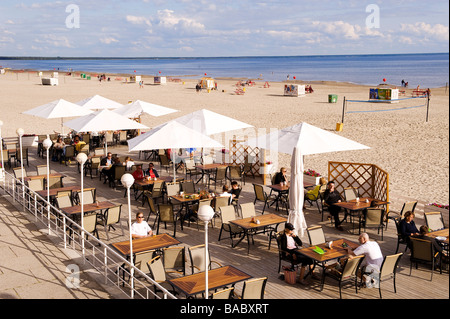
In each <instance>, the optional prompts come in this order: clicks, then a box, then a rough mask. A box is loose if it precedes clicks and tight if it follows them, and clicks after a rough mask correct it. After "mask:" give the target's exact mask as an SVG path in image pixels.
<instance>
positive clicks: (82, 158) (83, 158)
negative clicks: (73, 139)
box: [47, 153, 87, 261]
mask: <svg viewBox="0 0 450 319" xmlns="http://www.w3.org/2000/svg"><path fill="white" fill-rule="evenodd" d="M47 158H48V156H47ZM86 161H87V155H86V154H85V153H78V155H77V162H78V163H80V167H81V249H82V251H83V256H84V207H83V205H84V185H83V182H84V180H83V172H84V163H86ZM84 260H85V259H84V258H83V261H84Z"/></svg>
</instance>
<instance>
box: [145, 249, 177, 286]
mask: <svg viewBox="0 0 450 319" xmlns="http://www.w3.org/2000/svg"><path fill="white" fill-rule="evenodd" d="M147 266H148V270H149V271H150V275H151V277H152V279H153V280H154V281H156V282H157V283H158V284H159V285H160V286H162V287H163V288H165V289H166V290H168V291H170V292H171V293H172V294H175V293H176V292H175V290H174V288H173V287H172V285H171V284H170V283H169V282H168V281H167V276H166V272H165V270H164V265H163V262H162V260H161V256H156V257H154V258H153V259H151V260H150V261H149V262H147ZM153 287H154V291H155V293H157V292H158V291H160V290H159V289H158V288H157V287H156V286H153Z"/></svg>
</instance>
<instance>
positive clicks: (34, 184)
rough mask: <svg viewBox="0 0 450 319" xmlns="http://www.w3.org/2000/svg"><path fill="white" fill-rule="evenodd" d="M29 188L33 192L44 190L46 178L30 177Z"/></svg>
mask: <svg viewBox="0 0 450 319" xmlns="http://www.w3.org/2000/svg"><path fill="white" fill-rule="evenodd" d="M27 184H28V188H29V189H30V190H32V191H33V192H37V191H42V190H44V180H43V179H40V178H39V179H30V180H29V181H28V182H27Z"/></svg>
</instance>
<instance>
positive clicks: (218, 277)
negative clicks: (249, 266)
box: [168, 266, 253, 298]
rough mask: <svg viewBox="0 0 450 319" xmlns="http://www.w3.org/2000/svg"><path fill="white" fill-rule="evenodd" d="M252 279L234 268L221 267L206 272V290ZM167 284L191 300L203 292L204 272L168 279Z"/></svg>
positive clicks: (204, 287)
mask: <svg viewBox="0 0 450 319" xmlns="http://www.w3.org/2000/svg"><path fill="white" fill-rule="evenodd" d="M250 278H253V277H252V276H250V275H249V274H247V273H245V272H243V271H241V270H239V269H237V268H236V267H234V266H223V267H219V268H215V269H211V270H208V290H215V289H218V288H222V287H226V286H229V285H232V286H234V285H235V284H236V283H238V282H240V281H244V280H248V279H250ZM168 282H169V283H170V284H171V285H172V286H173V287H174V288H175V289H177V290H179V291H180V292H181V293H183V294H184V295H186V297H187V298H193V297H194V296H195V295H197V294H201V293H204V292H205V289H206V285H205V272H204V271H202V272H198V273H196V274H193V275H188V276H184V277H179V278H175V279H169V280H168Z"/></svg>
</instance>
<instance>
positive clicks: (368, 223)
mask: <svg viewBox="0 0 450 319" xmlns="http://www.w3.org/2000/svg"><path fill="white" fill-rule="evenodd" d="M361 226H363V227H364V232H365V231H366V229H367V228H376V229H377V230H378V234H380V230H381V240H383V230H384V209H383V208H367V209H366V211H365V214H364V218H363V219H362V220H361V222H360V223H359V229H360V230H361Z"/></svg>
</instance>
